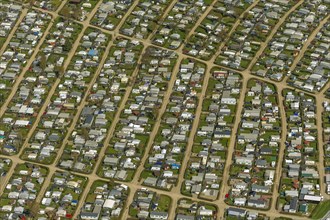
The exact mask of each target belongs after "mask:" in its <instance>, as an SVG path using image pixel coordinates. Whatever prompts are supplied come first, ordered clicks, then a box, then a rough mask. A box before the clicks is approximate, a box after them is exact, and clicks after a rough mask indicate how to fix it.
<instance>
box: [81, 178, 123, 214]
mask: <svg viewBox="0 0 330 220" xmlns="http://www.w3.org/2000/svg"><path fill="white" fill-rule="evenodd" d="M128 191H129V189H128V187H127V186H126V185H124V184H111V183H109V182H105V181H100V180H99V181H95V182H94V183H93V185H92V187H91V189H90V190H89V193H88V196H87V197H86V200H85V201H84V205H83V207H82V209H81V211H80V213H79V217H80V218H79V219H82V220H98V219H100V218H102V219H114V218H120V216H121V214H122V211H123V210H124V208H125V205H126V199H127V196H128Z"/></svg>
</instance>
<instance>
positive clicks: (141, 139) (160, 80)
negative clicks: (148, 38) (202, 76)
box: [100, 47, 177, 180]
mask: <svg viewBox="0 0 330 220" xmlns="http://www.w3.org/2000/svg"><path fill="white" fill-rule="evenodd" d="M142 57H143V58H142V60H141V63H139V69H138V72H137V76H135V77H134V80H133V83H132V84H133V85H132V87H133V88H132V91H131V93H130V95H129V97H128V100H127V102H126V103H125V108H124V110H123V111H122V112H121V115H120V119H119V123H117V125H116V127H115V132H114V135H113V137H112V138H111V139H110V144H109V146H108V149H107V151H106V155H105V157H104V159H103V165H102V169H101V170H100V175H101V176H103V177H106V178H115V179H120V180H130V179H131V178H132V177H133V175H134V172H135V169H136V168H137V167H138V165H139V164H140V159H141V158H142V155H143V154H144V153H145V152H144V150H145V148H146V146H147V144H148V139H149V134H150V132H151V131H152V129H153V125H154V124H155V120H156V118H157V114H158V111H159V108H160V106H161V104H162V102H163V97H164V94H165V92H166V91H167V90H168V82H169V80H170V78H171V75H172V70H173V66H174V65H175V62H176V58H177V54H175V53H174V52H170V51H166V50H160V49H156V48H154V47H148V48H147V49H146V51H145V52H144V54H142Z"/></svg>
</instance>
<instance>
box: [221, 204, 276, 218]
mask: <svg viewBox="0 0 330 220" xmlns="http://www.w3.org/2000/svg"><path fill="white" fill-rule="evenodd" d="M225 215H226V217H227V218H228V219H231V218H232V219H246V220H255V219H263V220H268V219H270V218H269V217H268V216H266V215H264V214H260V213H258V212H257V211H247V210H245V209H241V208H235V207H229V208H227V209H226V213H225Z"/></svg>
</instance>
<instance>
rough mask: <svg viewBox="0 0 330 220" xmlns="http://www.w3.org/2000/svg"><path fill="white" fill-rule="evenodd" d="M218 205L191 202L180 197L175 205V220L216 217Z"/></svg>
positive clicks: (210, 219)
mask: <svg viewBox="0 0 330 220" xmlns="http://www.w3.org/2000/svg"><path fill="white" fill-rule="evenodd" d="M217 209H218V207H217V206H215V205H213V204H209V203H203V202H193V201H191V200H189V199H180V200H179V201H178V204H177V207H176V216H175V220H195V219H200V220H201V219H207V220H214V219H216V218H217V217H216V213H217Z"/></svg>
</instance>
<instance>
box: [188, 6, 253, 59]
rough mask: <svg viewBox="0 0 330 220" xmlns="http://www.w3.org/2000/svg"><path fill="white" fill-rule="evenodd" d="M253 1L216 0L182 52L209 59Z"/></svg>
mask: <svg viewBox="0 0 330 220" xmlns="http://www.w3.org/2000/svg"><path fill="white" fill-rule="evenodd" d="M251 3H253V1H251V0H244V1H226V0H218V1H216V2H215V4H214V6H213V8H212V10H211V11H210V12H209V13H208V14H207V16H206V17H205V18H204V19H203V21H202V22H201V24H200V25H199V26H198V27H197V28H196V29H195V31H194V33H193V34H192V36H191V37H190V38H189V39H188V40H187V43H186V44H185V47H184V49H183V53H185V54H188V55H191V56H195V57H197V58H201V59H206V60H208V59H210V58H211V57H212V56H213V55H214V54H215V53H216V51H217V50H218V49H219V46H220V43H221V42H222V41H223V40H224V39H225V38H226V36H227V34H228V33H229V32H230V30H231V29H232V27H233V25H234V23H235V21H236V19H237V18H238V17H239V16H240V15H241V14H243V12H244V11H245V10H246V9H247V8H248V7H249V6H250V5H251Z"/></svg>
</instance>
